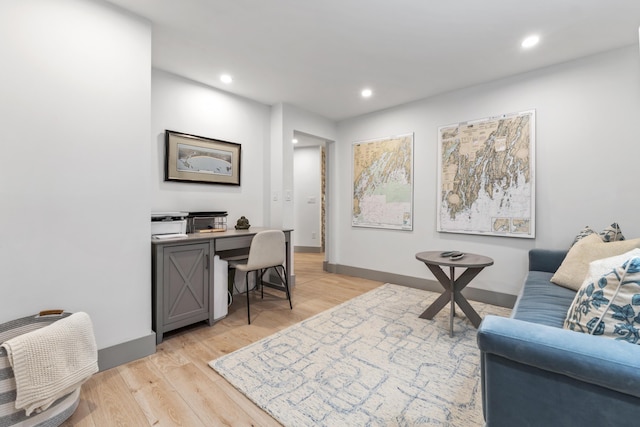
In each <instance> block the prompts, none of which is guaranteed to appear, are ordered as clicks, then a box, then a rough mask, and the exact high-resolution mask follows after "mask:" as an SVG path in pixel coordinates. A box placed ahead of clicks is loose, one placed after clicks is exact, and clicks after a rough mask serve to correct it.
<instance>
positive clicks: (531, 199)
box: [437, 110, 535, 238]
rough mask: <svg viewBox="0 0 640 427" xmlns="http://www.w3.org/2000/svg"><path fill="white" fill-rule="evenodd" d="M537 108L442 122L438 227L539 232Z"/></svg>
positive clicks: (518, 233) (523, 234) (454, 230)
mask: <svg viewBox="0 0 640 427" xmlns="http://www.w3.org/2000/svg"><path fill="white" fill-rule="evenodd" d="M534 172H535V110H529V111H522V112H517V113H511V114H505V115H502V116H497V117H487V118H484V119H478V120H473V121H469V122H461V123H454V124H451V125H447V126H441V127H440V128H438V207H437V209H438V213H437V215H438V216H437V230H438V231H440V232H449V233H468V234H484V235H490V236H508V237H523V238H534V237H535V175H534Z"/></svg>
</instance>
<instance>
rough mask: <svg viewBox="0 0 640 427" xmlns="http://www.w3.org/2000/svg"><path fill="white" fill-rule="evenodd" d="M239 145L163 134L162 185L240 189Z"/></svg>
mask: <svg viewBox="0 0 640 427" xmlns="http://www.w3.org/2000/svg"><path fill="white" fill-rule="evenodd" d="M240 150H241V147H240V144H236V143H234V142H227V141H220V140H217V139H211V138H205V137H203V136H196V135H189V134H186V133H180V132H174V131H170V130H167V131H165V164H164V166H165V167H164V180H165V181H183V182H199V183H205V184H227V185H240V152H241V151H240Z"/></svg>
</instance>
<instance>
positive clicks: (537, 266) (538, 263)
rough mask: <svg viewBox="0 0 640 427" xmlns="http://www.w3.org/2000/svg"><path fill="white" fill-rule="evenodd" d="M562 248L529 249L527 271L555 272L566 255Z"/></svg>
mask: <svg viewBox="0 0 640 427" xmlns="http://www.w3.org/2000/svg"><path fill="white" fill-rule="evenodd" d="M567 252H568V251H567V250H564V249H531V250H529V271H545V272H547V273H555V272H556V270H557V269H558V268H559V267H560V264H562V261H564V258H565V257H566V256H567Z"/></svg>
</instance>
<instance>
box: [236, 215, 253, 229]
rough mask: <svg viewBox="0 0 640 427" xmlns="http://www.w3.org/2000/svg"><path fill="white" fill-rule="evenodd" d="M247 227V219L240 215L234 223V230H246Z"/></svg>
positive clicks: (248, 225)
mask: <svg viewBox="0 0 640 427" xmlns="http://www.w3.org/2000/svg"><path fill="white" fill-rule="evenodd" d="M249 227H251V225H250V224H249V220H248V219H247V218H245V217H244V216H241V217H240V219H238V222H237V223H236V230H248V229H249Z"/></svg>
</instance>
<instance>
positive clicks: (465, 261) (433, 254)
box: [416, 251, 493, 268]
mask: <svg viewBox="0 0 640 427" xmlns="http://www.w3.org/2000/svg"><path fill="white" fill-rule="evenodd" d="M442 252H443V251H426V252H418V253H417V254H416V259H418V260H420V261H422V262H424V263H425V264H434V265H446V266H449V267H466V268H469V267H488V266H490V265H493V259H491V258H489V257H488V256H484V255H477V254H470V253H467V252H463V253H464V256H463V257H462V258H460V259H458V260H452V259H450V258H449V257H443V256H440V254H441V253H442ZM460 252H462V251H460Z"/></svg>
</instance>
